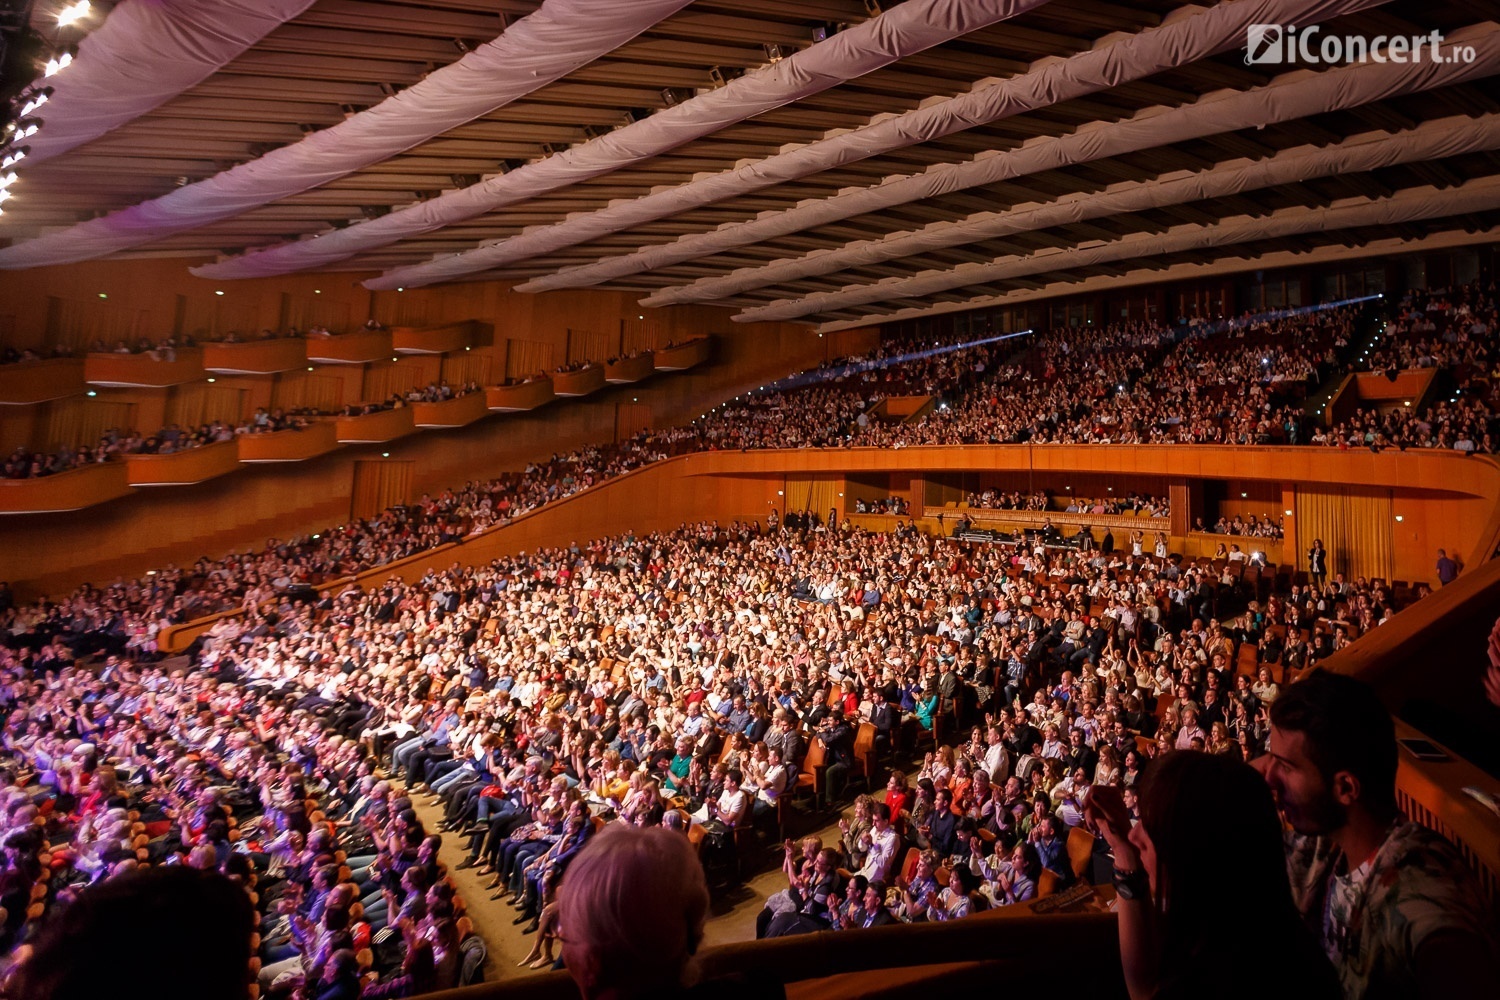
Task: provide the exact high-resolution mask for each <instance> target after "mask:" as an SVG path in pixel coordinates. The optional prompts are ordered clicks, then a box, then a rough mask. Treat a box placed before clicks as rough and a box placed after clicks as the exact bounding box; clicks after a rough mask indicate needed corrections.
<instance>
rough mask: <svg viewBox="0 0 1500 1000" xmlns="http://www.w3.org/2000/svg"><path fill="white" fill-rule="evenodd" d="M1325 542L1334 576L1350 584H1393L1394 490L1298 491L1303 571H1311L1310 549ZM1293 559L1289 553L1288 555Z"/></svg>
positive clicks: (1300, 561) (1315, 489)
mask: <svg viewBox="0 0 1500 1000" xmlns="http://www.w3.org/2000/svg"><path fill="white" fill-rule="evenodd" d="M1319 538H1321V539H1322V540H1323V547H1324V548H1326V549H1327V550H1328V572H1329V574H1330V576H1332V575H1333V574H1336V573H1342V574H1344V576H1345V578H1346V579H1349V580H1353V579H1355V578H1357V577H1361V576H1363V577H1368V578H1375V577H1379V578H1381V579H1383V580H1385V581H1386V582H1387V583H1389V582H1390V581H1391V579H1392V567H1393V566H1394V565H1395V538H1394V521H1393V514H1392V504H1391V494H1390V491H1389V490H1379V491H1369V490H1361V489H1359V488H1358V487H1352V486H1351V487H1343V488H1339V487H1321V486H1320V487H1314V488H1311V489H1307V490H1304V489H1302V488H1300V487H1299V488H1298V490H1297V544H1298V547H1299V548H1300V549H1301V550H1302V551H1300V552H1298V553H1297V566H1298V568H1300V569H1304V570H1305V569H1307V550H1308V549H1310V548H1312V545H1313V541H1314V540H1315V539H1319ZM1288 555H1289V553H1288Z"/></svg>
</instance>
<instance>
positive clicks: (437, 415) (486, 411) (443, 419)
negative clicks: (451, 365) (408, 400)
mask: <svg viewBox="0 0 1500 1000" xmlns="http://www.w3.org/2000/svg"><path fill="white" fill-rule="evenodd" d="M411 411H412V420H413V421H415V423H416V425H417V426H418V427H462V426H464V425H465V424H472V423H473V422H474V421H476V420H478V419H479V418H481V417H487V416H489V415H490V408H489V406H488V405H486V400H485V394H484V393H482V392H471V393H469V394H467V395H464V396H457V397H455V398H453V399H445V400H443V401H442V402H440V403H413V404H412V405H411Z"/></svg>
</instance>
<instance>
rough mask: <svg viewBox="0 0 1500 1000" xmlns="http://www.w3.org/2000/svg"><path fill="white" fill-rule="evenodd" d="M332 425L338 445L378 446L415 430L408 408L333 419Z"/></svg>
mask: <svg viewBox="0 0 1500 1000" xmlns="http://www.w3.org/2000/svg"><path fill="white" fill-rule="evenodd" d="M333 423H334V427H335V432H334V433H335V435H336V436H337V438H338V441H339V444H379V443H380V442H382V441H394V440H395V439H396V438H398V437H404V436H406V435H407V434H410V433H412V432H413V431H415V430H416V429H417V425H416V423H415V422H414V421H413V420H412V408H411V407H410V406H403V407H400V408H399V409H395V410H376V411H375V412H374V413H366V414H364V415H363V416H359V417H335V418H334V420H333Z"/></svg>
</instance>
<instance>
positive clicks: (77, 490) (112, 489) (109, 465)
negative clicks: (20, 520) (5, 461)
mask: <svg viewBox="0 0 1500 1000" xmlns="http://www.w3.org/2000/svg"><path fill="white" fill-rule="evenodd" d="M129 492H130V484H129V483H128V482H126V480H125V463H124V462H102V463H100V464H98V465H85V466H84V467H82V468H80V469H73V470H72V471H70V472H59V473H58V474H57V475H55V476H43V477H41V478H40V479H0V514H57V513H61V512H62V511H68V510H82V509H83V508H85V507H92V506H94V504H99V503H104V502H105V501H106V500H114V499H115V498H116V497H122V496H124V495H125V494H127V493H129Z"/></svg>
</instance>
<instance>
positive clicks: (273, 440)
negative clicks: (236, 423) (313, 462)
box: [235, 420, 339, 463]
mask: <svg viewBox="0 0 1500 1000" xmlns="http://www.w3.org/2000/svg"><path fill="white" fill-rule="evenodd" d="M235 443H236V444H237V445H238V446H239V457H240V461H241V462H246V463H263V462H302V461H306V460H307V459H309V458H316V457H317V456H319V455H326V454H328V453H329V452H330V451H333V450H334V449H335V448H337V447H338V446H339V441H338V436H337V428H336V427H334V424H333V421H331V420H320V421H318V422H316V423H314V424H312V425H311V426H309V427H308V428H307V429H305V430H300V431H276V432H275V433H272V434H241V435H240V436H239V438H238V439H236V441H235Z"/></svg>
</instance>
